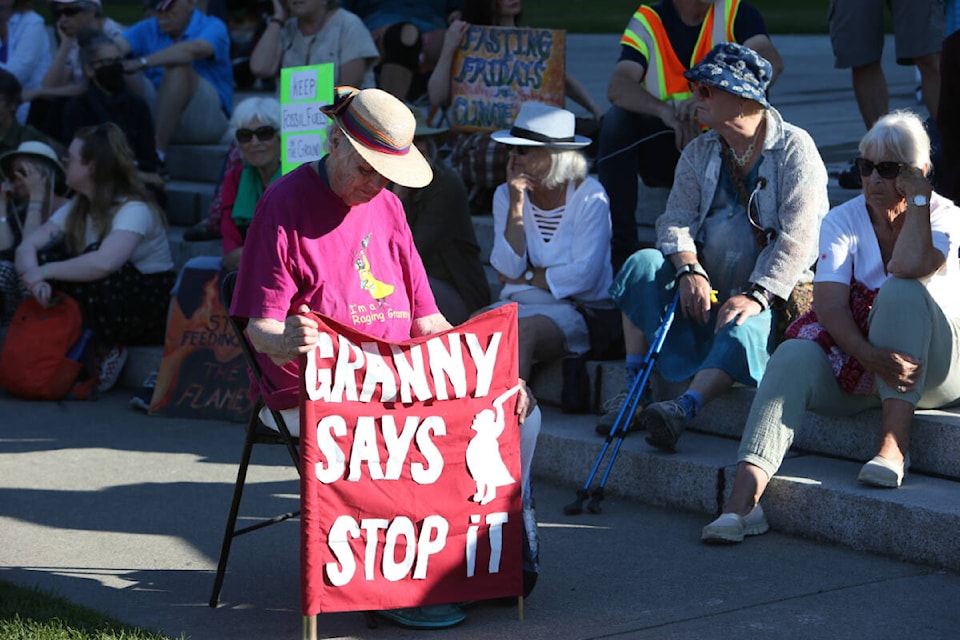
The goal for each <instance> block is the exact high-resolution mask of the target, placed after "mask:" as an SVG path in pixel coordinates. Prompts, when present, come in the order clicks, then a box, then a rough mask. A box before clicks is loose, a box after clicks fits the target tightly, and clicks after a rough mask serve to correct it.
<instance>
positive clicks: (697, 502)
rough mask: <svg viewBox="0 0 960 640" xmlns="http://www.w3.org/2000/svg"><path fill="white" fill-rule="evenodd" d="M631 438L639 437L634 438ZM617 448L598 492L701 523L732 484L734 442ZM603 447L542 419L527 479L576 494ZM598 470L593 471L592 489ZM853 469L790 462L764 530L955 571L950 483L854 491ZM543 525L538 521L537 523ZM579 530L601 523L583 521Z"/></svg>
mask: <svg viewBox="0 0 960 640" xmlns="http://www.w3.org/2000/svg"><path fill="white" fill-rule="evenodd" d="M636 435H640V434H636ZM636 435H632V436H630V437H628V438H627V439H625V440H624V442H623V446H622V447H621V448H620V451H619V454H618V456H617V459H616V461H615V464H614V466H613V469H612V471H611V473H610V476H609V479H608V481H607V483H606V487H605V489H606V492H607V494H613V495H618V496H623V497H626V498H630V499H633V500H638V501H640V502H644V503H649V504H655V505H660V506H665V507H670V508H675V509H682V510H685V511H692V512H697V513H702V514H704V521H703V523H704V524H707V523H708V522H709V521H710V520H712V519H713V517H715V515H716V514H717V513H719V511H720V508H721V505H722V504H723V503H724V502H725V500H726V499H727V497H728V494H729V491H730V488H731V487H732V485H733V475H734V473H735V469H736V465H735V461H736V451H737V443H736V442H735V441H733V440H730V439H727V438H721V437H718V436H714V435H708V434H702V433H688V434H686V435H685V436H684V440H683V441H682V442H683V447H682V448H681V451H680V452H679V453H677V454H664V453H661V452H658V451H656V450H654V449H653V448H651V447H650V446H649V445H647V444H646V443H645V442H644V440H643V438H642V437H636ZM602 445H603V440H602V439H600V438H598V437H597V436H595V435H594V434H593V428H592V421H591V420H590V419H589V418H588V417H587V416H570V415H564V414H562V413H560V412H558V411H557V410H556V409H553V408H549V407H548V408H546V409H545V412H544V421H543V428H542V430H541V433H540V439H539V441H538V444H537V453H536V457H535V459H534V466H533V471H534V474H535V475H536V476H537V477H540V478H544V479H547V480H550V481H552V482H558V483H562V484H566V485H567V486H570V487H571V493H570V498H571V501H573V499H574V498H575V493H574V491H573V489H577V488H581V487H582V486H583V484H584V482H585V480H586V478H587V475H588V474H589V472H590V470H591V468H592V467H593V465H594V464H595V462H596V459H597V456H598V454H599V452H600V450H601V447H602ZM605 468H606V460H604V461H603V464H602V465H601V466H600V469H599V472H598V474H597V476H596V479H595V481H594V483H593V485H592V486H594V487H595V486H596V485H597V483H598V482H599V479H600V477H602V474H603V472H604V470H605ZM859 468H860V463H859V462H850V461H846V460H837V459H831V458H826V457H821V456H814V455H802V454H791V455H790V457H788V459H787V460H786V461H785V462H784V464H783V467H782V468H781V470H780V473H779V474H777V475H776V476H775V477H774V478H773V479H772V480H771V483H770V486H769V487H768V489H767V491H766V493H765V494H764V497H763V499H762V504H763V508H764V511H765V512H766V514H767V519H768V520H769V522H770V526H771V528H772V529H774V530H776V531H782V532H784V533H789V534H792V535H798V536H802V537H805V538H811V539H814V540H821V541H825V542H831V543H835V544H840V545H844V546H848V547H851V548H853V549H857V550H860V551H868V552H872V553H878V554H882V555H886V556H893V557H896V558H900V559H904V560H909V561H912V562H920V563H924V564H929V565H933V566H938V567H944V568H947V569H951V570H954V571H955V570H958V569H960V547H958V546H957V544H956V530H957V527H958V526H960V503H958V502H957V500H956V491H957V483H956V482H953V481H950V480H946V479H941V478H934V477H929V476H925V475H922V474H911V475H909V476H908V477H907V479H906V480H905V483H904V486H903V487H902V488H901V489H899V490H884V489H873V488H869V487H866V486H864V485H861V484H859V483H858V482H857V479H856V477H857V473H858V471H859ZM544 517H547V516H545V515H543V514H541V518H544ZM581 517H582V518H583V523H584V525H588V526H597V525H602V523H603V515H602V514H600V515H594V514H590V513H588V512H586V511H585V512H584V515H582V516H581Z"/></svg>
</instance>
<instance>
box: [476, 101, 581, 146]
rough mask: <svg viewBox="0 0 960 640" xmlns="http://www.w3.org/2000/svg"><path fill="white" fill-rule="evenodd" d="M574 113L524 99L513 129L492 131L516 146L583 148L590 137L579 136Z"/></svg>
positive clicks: (498, 138)
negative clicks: (576, 131) (576, 130)
mask: <svg viewBox="0 0 960 640" xmlns="http://www.w3.org/2000/svg"><path fill="white" fill-rule="evenodd" d="M576 126H577V125H576V118H575V117H574V115H573V113H571V112H570V111H567V110H566V109H561V108H560V107H554V106H552V105H549V104H544V103H542V102H524V103H523V104H522V105H520V111H519V112H518V113H517V117H516V118H515V119H514V121H513V126H512V127H510V129H503V130H501V131H494V132H493V133H492V134H490V137H491V138H493V140H495V141H496V142H499V143H501V144H509V145H513V146H515V147H547V148H549V149H582V148H583V147H586V146H587V145H589V144H590V138H587V137H586V136H578V135H576V133H575V132H574V131H575V129H576Z"/></svg>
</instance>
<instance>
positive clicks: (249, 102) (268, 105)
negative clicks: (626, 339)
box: [230, 97, 280, 131]
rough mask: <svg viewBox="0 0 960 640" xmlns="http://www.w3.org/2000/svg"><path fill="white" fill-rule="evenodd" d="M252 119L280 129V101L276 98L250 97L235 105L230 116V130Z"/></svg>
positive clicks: (240, 126) (240, 127) (244, 124)
mask: <svg viewBox="0 0 960 640" xmlns="http://www.w3.org/2000/svg"><path fill="white" fill-rule="evenodd" d="M254 120H257V121H259V122H260V124H261V125H270V126H271V127H273V128H275V129H277V130H278V131H279V130H280V102H279V101H278V100H277V99H276V98H263V97H252V98H247V99H246V100H244V101H243V102H241V103H240V104H238V105H237V108H236V109H234V110H233V116H231V118H230V130H231V131H236V130H237V129H242V128H244V127H245V126H246V125H248V124H250V123H251V122H253V121H254Z"/></svg>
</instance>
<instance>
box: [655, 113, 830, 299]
mask: <svg viewBox="0 0 960 640" xmlns="http://www.w3.org/2000/svg"><path fill="white" fill-rule="evenodd" d="M765 117H766V119H767V131H766V137H765V138H764V141H763V158H762V160H761V164H760V168H759V179H762V180H764V181H765V183H764V185H765V186H763V187H762V188H761V189H760V190H759V192H758V193H757V198H756V202H757V207H758V209H759V212H760V222H761V224H762V225H763V226H764V227H772V228H774V229H776V230H777V237H776V238H775V239H774V240H773V242H771V243H770V244H768V245H767V247H766V248H765V249H764V250H763V251H761V253H760V256H759V257H758V258H757V263H756V264H755V265H754V267H753V272H752V273H751V274H750V282H752V283H754V284H758V285H760V286H761V287H763V288H764V289H766V290H767V291H769V292H771V293H772V294H774V295H775V296H777V297H778V298H781V299H783V300H786V299H787V298H788V297H789V296H790V292H791V291H792V290H793V287H794V286H795V285H796V284H797V283H798V282H810V281H812V280H813V271H812V267H813V264H814V262H816V259H817V241H818V238H819V235H820V221H821V220H822V219H823V216H825V215H826V213H827V210H828V209H829V208H830V207H829V200H828V198H827V170H826V168H825V167H824V166H823V160H821V159H820V154H819V152H818V151H817V146H816V145H815V144H814V142H813V139H812V138H811V137H810V134H808V133H807V132H806V131H804V130H803V129H801V128H799V127H795V126H794V125H791V124H788V123H786V122H784V121H783V117H782V116H781V115H780V113H779V112H778V111H777V110H776V109H773V108H770V109H768V110H767V111H766V116H765ZM720 153H721V146H720V136H719V134H718V133H717V132H716V131H707V132H706V133H703V134H702V135H700V136H697V137H696V138H695V139H694V140H693V141H691V142H690V144H688V145H687V146H686V148H684V150H683V153H682V154H681V155H680V161H679V162H678V163H677V170H676V173H675V174H674V181H673V188H672V189H671V190H670V196H669V198H668V199H667V208H666V210H665V211H664V212H663V214H662V215H660V217H659V218H657V222H656V228H657V248H658V249H660V251H661V252H662V253H663V254H664V255H665V256H669V255H671V254H674V253H678V252H680V251H690V252H694V253H695V252H696V250H697V249H696V246H695V245H694V239H695V238H696V237H697V232H698V230H699V229H700V225H702V224H703V221H704V218H706V216H707V213H709V211H710V207H711V205H712V203H713V198H714V194H715V193H716V190H717V183H718V182H719V179H720V167H721V165H722V163H723V160H722V159H721V157H720ZM744 186H745V187H746V189H747V193H750V192H751V191H753V189H754V187H755V186H756V185H749V184H748V185H744ZM707 241H708V242H709V238H708V239H707Z"/></svg>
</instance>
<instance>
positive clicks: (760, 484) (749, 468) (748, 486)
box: [723, 462, 770, 516]
mask: <svg viewBox="0 0 960 640" xmlns="http://www.w3.org/2000/svg"><path fill="white" fill-rule="evenodd" d="M769 482H770V478H768V477H767V474H766V473H764V472H763V470H762V469H760V467H758V466H756V465H752V464H750V463H749V462H740V463H739V464H737V475H736V476H735V477H734V480H733V489H732V490H731V491H730V499H729V500H727V504H726V506H725V507H724V508H723V512H724V513H735V514H737V515H739V516H746V515H747V514H748V513H750V512H751V511H752V510H753V508H754V507H755V506H757V504H758V503H759V502H760V496H762V495H763V492H764V491H765V490H766V488H767V484H769Z"/></svg>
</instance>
